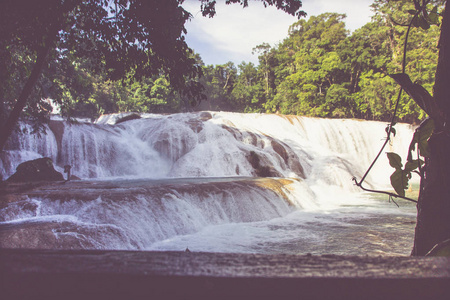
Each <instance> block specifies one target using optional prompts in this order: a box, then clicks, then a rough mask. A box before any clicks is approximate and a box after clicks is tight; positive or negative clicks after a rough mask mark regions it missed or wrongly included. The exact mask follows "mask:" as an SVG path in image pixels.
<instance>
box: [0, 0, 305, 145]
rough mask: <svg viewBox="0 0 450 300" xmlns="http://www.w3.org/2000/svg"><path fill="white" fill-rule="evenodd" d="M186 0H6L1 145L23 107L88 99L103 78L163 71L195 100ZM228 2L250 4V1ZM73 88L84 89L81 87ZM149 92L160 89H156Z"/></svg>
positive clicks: (208, 0) (283, 1)
mask: <svg viewBox="0 0 450 300" xmlns="http://www.w3.org/2000/svg"><path fill="white" fill-rule="evenodd" d="M261 1H262V2H263V3H264V5H266V6H267V5H273V6H275V7H277V8H278V9H281V10H283V11H285V12H287V13H290V14H293V15H298V16H301V15H303V14H304V13H303V12H302V11H300V10H299V9H300V7H301V1H298V0H276V1H274V0H261ZM183 2H184V0H145V1H144V0H89V1H82V0H49V1H45V2H41V1H27V0H3V1H2V2H1V8H2V9H1V10H0V57H1V66H0V67H1V68H0V84H1V85H0V101H1V102H0V115H1V120H2V122H1V124H0V126H1V128H2V130H1V131H0V149H2V148H3V146H4V143H5V141H6V139H7V138H8V136H9V135H10V133H11V131H12V129H13V127H14V125H15V124H16V122H17V120H18V118H19V116H20V115H21V112H22V110H24V109H25V111H26V112H27V113H29V115H30V116H34V117H36V116H42V115H43V114H39V113H40V112H42V111H45V110H46V109H48V106H46V105H44V104H43V103H42V101H41V100H42V99H44V98H53V99H54V100H56V101H58V102H60V104H67V103H66V102H67V99H69V101H68V102H69V104H70V102H71V101H72V102H73V101H75V102H77V101H83V102H92V101H90V100H89V99H92V98H91V97H88V94H86V93H87V92H88V90H89V89H90V90H91V92H90V93H89V96H92V95H93V94H94V95H95V93H96V91H95V87H97V88H98V87H99V85H100V86H102V85H103V86H105V83H107V82H108V81H111V82H113V81H117V80H122V81H125V80H128V83H129V85H132V84H133V81H135V80H144V81H145V80H147V81H148V79H149V78H152V76H160V75H163V76H165V78H166V80H168V82H170V86H171V88H172V89H174V90H175V91H176V92H178V93H180V94H181V95H182V97H187V98H189V100H196V99H199V97H201V95H202V94H201V86H200V85H199V83H198V81H197V80H195V78H196V77H197V76H198V75H200V74H201V72H202V69H201V67H200V65H198V63H197V62H198V60H196V59H195V57H194V56H193V55H192V54H193V53H192V50H191V49H190V48H189V47H188V46H187V44H186V41H185V34H186V28H185V26H184V25H185V23H186V21H187V20H188V19H189V18H190V17H191V15H190V13H189V12H187V11H186V10H185V9H184V8H183V6H182V4H183ZM199 2H200V4H201V8H202V12H203V14H204V15H205V16H210V17H213V16H214V14H215V4H216V1H213V0H202V1H199ZM226 3H227V4H232V3H239V4H241V5H243V6H247V5H248V1H247V0H227V1H226ZM83 73H84V74H83ZM71 75H72V76H71ZM73 75H75V76H73ZM74 77H75V78H74ZM193 79H194V80H193ZM154 80H155V82H158V83H162V82H163V81H161V80H159V81H158V80H157V79H154ZM100 82H101V83H100ZM55 83H57V84H55ZM106 86H110V85H109V84H106ZM78 87H84V88H87V90H85V91H83V92H82V91H79V89H78ZM110 87H111V86H110ZM154 91H155V92H156V94H158V95H160V96H161V95H162V94H161V93H160V92H161V91H159V92H157V91H156V90H154ZM115 92H116V90H115ZM83 93H84V94H83ZM118 94H120V93H119V92H118V93H117V94H116V96H117V95H118ZM100 98H101V97H100ZM100 98H98V99H100ZM131 98H132V97H131ZM74 99H75V100H74ZM117 99H118V98H117ZM96 102H97V101H96ZM98 102H99V103H94V106H95V105H97V106H99V105H101V102H102V101H98ZM88 104H89V103H88ZM44 106H46V107H47V108H44ZM66 106H67V105H66ZM69 106H70V105H69ZM101 109H104V108H103V107H101ZM101 109H100V108H98V109H97V112H99V111H101Z"/></svg>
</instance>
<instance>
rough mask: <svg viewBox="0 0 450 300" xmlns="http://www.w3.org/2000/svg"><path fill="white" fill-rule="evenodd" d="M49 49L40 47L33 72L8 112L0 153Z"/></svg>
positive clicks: (0, 139) (1, 133)
mask: <svg viewBox="0 0 450 300" xmlns="http://www.w3.org/2000/svg"><path fill="white" fill-rule="evenodd" d="M49 48H50V47H49V46H48V43H47V46H45V47H42V48H41V49H40V50H39V51H38V53H37V58H36V63H35V64H34V66H33V70H32V71H31V74H30V77H28V80H27V82H26V83H25V86H24V87H23V89H22V92H21V93H20V95H19V98H18V99H17V102H16V105H14V108H13V110H12V111H11V112H10V114H9V116H8V119H7V120H6V122H5V124H4V125H3V128H2V129H1V130H0V151H1V150H3V147H4V146H5V144H6V141H7V140H8V138H9V136H10V135H11V133H12V131H13V129H14V126H15V125H16V124H17V121H18V120H19V117H20V114H21V112H22V110H23V109H24V108H25V105H26V104H27V100H28V97H29V96H30V94H31V92H32V90H33V88H34V86H35V85H36V82H37V80H38V78H39V75H40V74H41V72H42V68H43V66H44V63H45V59H46V57H47V53H48V50H49Z"/></svg>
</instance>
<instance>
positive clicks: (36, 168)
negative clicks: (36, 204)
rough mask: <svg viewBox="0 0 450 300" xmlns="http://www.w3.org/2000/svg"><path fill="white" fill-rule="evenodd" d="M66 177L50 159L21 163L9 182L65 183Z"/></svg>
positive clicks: (44, 158)
mask: <svg viewBox="0 0 450 300" xmlns="http://www.w3.org/2000/svg"><path fill="white" fill-rule="evenodd" d="M63 180H64V176H63V175H62V174H61V173H59V172H58V171H56V170H55V168H54V167H53V162H52V160H51V159H50V158H48V157H43V158H38V159H35V160H30V161H26V162H23V163H21V164H20V165H19V166H18V167H17V169H16V173H14V174H13V175H12V176H11V177H9V178H8V179H7V180H6V181H7V182H30V181H63Z"/></svg>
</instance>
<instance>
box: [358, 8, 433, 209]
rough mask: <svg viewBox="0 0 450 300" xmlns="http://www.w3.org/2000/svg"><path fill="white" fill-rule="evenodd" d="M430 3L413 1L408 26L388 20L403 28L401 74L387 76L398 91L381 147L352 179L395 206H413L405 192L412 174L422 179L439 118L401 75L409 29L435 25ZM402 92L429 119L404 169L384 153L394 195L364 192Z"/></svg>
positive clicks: (388, 138)
mask: <svg viewBox="0 0 450 300" xmlns="http://www.w3.org/2000/svg"><path fill="white" fill-rule="evenodd" d="M430 2H431V0H422V1H420V0H414V7H415V9H414V10H408V13H409V14H411V15H412V18H411V20H410V21H409V23H408V24H399V23H398V22H396V21H395V20H392V22H393V23H394V24H396V25H399V26H407V30H406V33H405V41H404V44H403V60H402V72H401V73H398V74H391V75H389V76H390V77H391V78H393V79H394V80H395V82H397V84H399V85H400V90H399V92H398V96H397V100H396V103H395V108H394V112H393V114H392V118H391V122H390V123H389V124H388V125H387V127H386V140H385V142H384V143H383V145H382V147H381V149H380V151H379V152H378V154H377V155H376V157H375V159H374V160H373V161H372V163H371V164H370V166H369V168H368V169H367V171H366V172H365V173H364V175H363V176H362V178H361V180H359V181H358V180H357V178H356V177H353V178H352V180H353V181H354V182H355V184H356V185H357V186H358V187H360V188H361V189H362V190H364V191H368V192H372V193H380V194H386V195H388V196H389V201H393V202H394V203H395V204H396V205H397V206H398V204H397V203H396V202H395V201H394V198H401V199H404V200H408V201H411V202H416V203H417V201H416V200H414V199H411V198H409V197H406V196H405V190H406V189H407V188H408V185H409V180H410V179H411V177H412V173H416V174H418V175H419V176H420V177H421V178H423V176H424V170H423V167H422V166H423V164H424V161H423V160H422V159H421V157H423V158H427V157H428V156H429V150H428V139H429V137H430V136H431V134H432V133H433V130H434V121H433V119H435V120H439V119H440V118H439V115H437V109H435V107H436V104H435V102H434V99H433V97H432V96H431V95H430V94H429V93H428V91H427V90H426V89H425V88H423V87H422V86H421V85H420V84H418V83H413V82H412V81H411V79H410V78H409V76H408V75H407V74H406V73H405V69H406V54H407V45H408V37H409V34H410V32H411V28H412V27H417V28H422V29H424V30H427V29H428V28H430V25H439V14H438V6H437V5H436V6H434V7H433V8H432V9H431V10H430V11H429V12H428V11H427V5H428V4H429V3H430ZM403 91H405V92H406V93H407V94H408V95H409V96H410V97H411V98H412V99H413V100H414V101H415V102H416V103H417V104H418V105H419V106H420V108H422V109H423V110H424V111H425V112H426V113H427V114H428V116H429V117H428V118H427V119H425V120H424V121H423V122H422V123H421V124H420V125H419V127H417V129H416V130H415V132H414V135H413V138H412V141H411V144H410V146H409V149H408V156H407V160H406V163H405V166H403V163H402V159H401V157H400V155H398V154H397V153H393V152H388V153H387V157H388V160H389V164H390V166H391V167H393V168H394V169H395V171H394V172H393V173H392V175H391V177H390V181H391V185H392V187H393V188H394V191H395V193H392V192H386V191H381V190H373V189H368V188H365V187H364V186H363V183H364V181H365V179H366V178H367V176H368V175H369V173H370V171H371V170H372V168H373V166H374V165H375V163H376V162H377V160H378V159H379V157H380V156H381V154H382V153H383V151H384V148H385V147H386V145H387V144H388V143H389V142H390V141H391V135H394V136H395V134H396V131H395V128H394V126H395V124H396V118H397V112H398V107H399V102H400V99H401V95H402V92H403ZM414 152H415V153H416V159H414V158H413V153H414Z"/></svg>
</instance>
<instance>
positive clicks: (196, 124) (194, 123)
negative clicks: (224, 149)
mask: <svg viewBox="0 0 450 300" xmlns="http://www.w3.org/2000/svg"><path fill="white" fill-rule="evenodd" d="M186 123H187V125H188V126H189V127H190V128H191V129H192V131H193V132H196V133H199V132H200V131H202V130H203V122H202V121H201V120H198V119H190V120H189V121H187V122H186Z"/></svg>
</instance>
